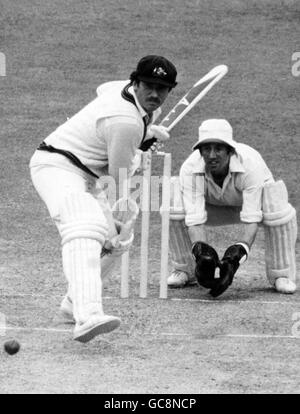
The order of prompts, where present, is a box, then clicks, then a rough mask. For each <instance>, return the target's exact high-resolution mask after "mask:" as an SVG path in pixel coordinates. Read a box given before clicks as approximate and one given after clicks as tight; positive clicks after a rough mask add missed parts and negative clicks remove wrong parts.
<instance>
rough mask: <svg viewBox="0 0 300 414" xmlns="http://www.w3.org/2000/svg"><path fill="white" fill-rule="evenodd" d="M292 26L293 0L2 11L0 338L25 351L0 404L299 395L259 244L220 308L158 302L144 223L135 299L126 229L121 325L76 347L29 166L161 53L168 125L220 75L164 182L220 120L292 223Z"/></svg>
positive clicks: (111, 296) (5, 371)
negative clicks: (286, 204) (168, 81)
mask: <svg viewBox="0 0 300 414" xmlns="http://www.w3.org/2000/svg"><path fill="white" fill-rule="evenodd" d="M299 18H300V4H299V2H298V1H297V0H260V1H258V0H243V1H242V0H228V1H221V0H188V1H186V2H183V1H180V0H152V1H146V0H136V1H134V0H127V1H122V0H110V1H104V0H89V1H87V0H84V1H79V0H72V1H71V0H61V1H58V0H53V1H52V2H46V1H42V0H39V1H38V0H22V1H21V0H2V1H1V14H0V53H4V54H5V56H6V65H7V66H6V76H5V77H0V99H1V107H0V120H1V130H0V139H1V151H0V161H1V174H0V189H1V196H2V197H1V202H0V207H1V215H0V312H1V313H2V314H4V315H5V317H6V320H7V324H8V329H7V334H6V336H3V337H0V339H1V342H2V341H3V342H4V341H5V340H6V339H8V338H10V337H13V338H16V339H18V340H19V341H20V342H21V346H22V347H21V351H20V352H19V353H18V354H17V355H15V356H13V357H11V356H8V355H7V354H5V353H4V352H2V351H0V366H1V368H0V392H1V393H98V394H103V393H125V394H126V393H136V394H139V393H153V394H155V393H198V394H203V393H299V391H300V380H299V373H300V353H299V338H300V332H299V333H298V332H296V334H295V329H296V327H297V325H295V324H297V321H296V319H295V318H297V314H299V312H300V305H299V298H300V296H299V292H297V293H296V294H294V295H293V296H285V295H280V294H276V293H274V292H273V291H272V289H271V288H270V287H269V285H268V282H267V281H266V277H265V275H264V256H263V244H264V243H263V234H262V233H261V232H260V233H259V235H258V237H257V240H256V243H255V246H254V247H253V251H252V254H251V256H250V258H249V261H248V262H247V263H246V264H245V266H243V267H242V268H241V269H240V271H239V273H238V275H237V277H236V279H235V281H234V284H233V285H232V287H231V288H230V289H229V290H228V291H227V292H226V293H225V294H224V295H223V296H222V297H220V299H218V300H210V298H209V297H208V295H207V293H206V292H205V291H204V290H201V289H199V288H196V287H195V288H189V289H184V290H180V291H178V290H176V291H174V290H172V291H170V299H169V300H166V301H162V300H159V299H157V295H158V275H159V261H158V258H159V255H160V244H159V240H158V238H157V235H158V234H159V231H160V221H159V215H158V214H153V216H152V227H151V237H150V257H151V275H150V276H149V298H148V299H146V300H140V299H137V298H136V297H135V294H136V289H137V284H138V279H139V269H140V268H139V262H138V246H139V241H140V234H139V233H140V222H138V226H137V236H136V240H135V243H134V248H133V252H132V253H133V254H132V258H131V260H132V262H131V268H130V269H131V287H132V295H131V298H130V299H128V300H120V299H119V298H118V296H119V277H118V271H116V272H114V274H113V275H112V277H111V278H110V279H109V280H106V281H105V283H104V296H105V300H104V305H105V309H106V310H107V312H112V313H113V314H116V315H119V316H120V317H121V318H122V321H123V323H122V325H121V328H120V330H118V331H116V332H114V333H112V334H110V335H107V336H105V337H103V338H99V339H96V340H94V341H93V342H91V343H90V344H88V345H80V344H77V343H74V342H73V341H72V340H71V337H72V327H71V326H70V325H66V324H64V323H63V321H62V320H60V319H59V317H58V314H57V311H58V306H59V303H60V299H61V297H62V296H63V294H64V292H65V281H64V278H63V276H62V270H61V259H60V246H59V237H58V234H57V233H56V230H55V228H54V226H53V224H52V223H51V221H50V219H49V218H48V215H47V212H46V209H45V207H44V205H43V204H42V203H41V201H40V199H39V197H38V195H37V194H36V192H35V190H34V189H33V186H32V184H31V181H30V177H29V169H28V163H29V159H30V157H31V155H32V153H33V151H34V149H35V148H36V146H37V144H38V143H39V142H40V141H41V140H42V139H43V138H45V137H46V136H47V134H49V133H50V132H51V131H52V130H53V129H54V128H55V127H56V126H58V125H59V124H60V123H61V122H63V121H64V120H66V118H67V117H68V116H70V115H72V114H74V113H75V112H76V111H77V110H79V109H80V108H81V107H82V106H83V105H84V104H86V103H87V102H89V101H90V100H91V99H93V98H94V97H95V90H96V88H97V86H98V85H99V84H100V83H102V82H104V81H108V80H114V79H126V78H127V77H128V75H129V74H130V72H131V71H132V70H134V68H135V66H136V63H137V61H138V60H139V59H140V57H142V56H144V55H147V54H152V53H155V54H162V55H165V56H166V57H168V58H169V59H170V60H171V61H173V62H174V63H175V65H176V66H177V68H178V82H179V83H178V86H177V87H176V88H175V89H174V91H173V92H172V94H171V95H170V97H169V100H168V102H167V103H166V105H165V107H164V108H163V110H164V113H167V111H168V110H169V109H170V108H171V107H172V106H173V105H174V104H175V103H176V102H177V100H178V99H179V98H181V96H182V95H183V94H184V93H185V92H186V90H187V89H188V88H189V87H190V86H191V85H192V83H194V82H195V81H196V80H197V79H199V77H200V76H201V75H204V74H205V73H206V72H208V70H209V69H211V68H212V67H213V66H215V65H217V64H227V65H228V66H229V72H228V74H227V75H226V77H225V78H224V79H223V80H222V81H221V82H220V83H219V84H218V85H217V86H216V87H215V88H214V89H213V90H212V91H210V92H209V94H208V95H207V96H206V97H205V99H203V101H202V102H201V103H200V104H199V106H198V107H197V108H195V109H194V110H193V111H192V112H191V113H190V114H189V116H188V117H186V118H185V119H184V120H183V121H182V122H181V123H180V124H179V125H178V126H177V127H176V128H175V129H174V130H173V134H172V140H171V141H170V143H168V145H167V146H166V148H165V149H166V151H171V152H172V156H173V171H172V172H173V174H177V173H178V170H179V167H180V165H181V163H182V162H183V161H184V159H185V158H186V157H187V156H188V155H189V153H190V151H191V146H192V144H193V143H194V141H195V140H196V138H197V131H198V126H199V124H200V122H201V121H202V120H203V119H206V118H208V117H225V118H227V119H228V120H229V121H230V122H231V124H232V125H233V128H234V135H235V139H236V140H237V141H241V142H244V143H248V144H250V145H252V146H253V147H255V148H256V149H258V150H259V151H260V152H261V154H262V156H263V157H264V159H265V160H266V161H267V164H268V165H269V167H270V169H271V170H272V171H273V172H274V175H275V177H276V178H277V179H280V178H281V179H283V180H284V181H285V183H286V185H287V188H288V191H289V195H290V202H291V203H292V204H293V205H294V206H295V207H296V209H297V211H298V212H299V207H300V192H299V179H300V176H299V168H298V165H299V154H300V147H299V130H300V116H299V91H300V78H299V77H295V76H293V75H292V70H291V68H292V54H293V53H294V52H296V51H298V52H299V51H300V44H299V34H300V33H299V32H300V29H299ZM154 167H155V166H154ZM233 237H234V229H228V228H223V229H222V228H221V229H218V230H217V231H211V240H212V242H213V243H214V244H215V245H216V246H217V247H218V249H219V251H220V252H223V251H224V250H225V248H226V247H227V246H228V243H230V240H232V239H233ZM299 263H300V256H299V240H298V243H297V264H298V268H299ZM293 318H294V319H293ZM298 320H299V318H298ZM296 331H297V330H296Z"/></svg>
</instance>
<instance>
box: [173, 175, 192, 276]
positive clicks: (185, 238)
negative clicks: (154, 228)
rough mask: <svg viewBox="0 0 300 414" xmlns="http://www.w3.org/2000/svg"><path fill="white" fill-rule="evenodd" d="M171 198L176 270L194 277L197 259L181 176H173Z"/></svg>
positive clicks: (174, 264)
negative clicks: (193, 249)
mask: <svg viewBox="0 0 300 414" xmlns="http://www.w3.org/2000/svg"><path fill="white" fill-rule="evenodd" d="M170 184H171V191H170V193H171V199H170V253H171V260H172V266H173V269H174V270H181V271H184V272H186V273H187V274H188V275H189V278H190V279H193V278H194V270H195V260H194V258H193V256H192V243H191V240H190V237H189V234H188V228H187V226H186V225H185V221H184V219H185V210H184V204H183V200H182V195H181V190H180V183H179V177H171V180H170Z"/></svg>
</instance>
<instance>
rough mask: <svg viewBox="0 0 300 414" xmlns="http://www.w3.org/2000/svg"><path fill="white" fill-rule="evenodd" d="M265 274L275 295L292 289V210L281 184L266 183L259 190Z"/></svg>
mask: <svg viewBox="0 0 300 414" xmlns="http://www.w3.org/2000/svg"><path fill="white" fill-rule="evenodd" d="M263 215H264V220H263V223H264V230H265V261H266V274H267V278H268V280H269V282H270V283H271V285H272V286H274V287H275V289H276V290H277V291H278V292H281V293H293V292H294V291H295V290H296V257H295V245H296V240H297V219H296V210H295V209H294V208H293V207H292V206H291V205H290V204H289V202H288V193H287V189H286V186H285V184H284V182H283V181H281V180H280V181H277V182H274V183H268V184H266V185H265V187H264V190H263Z"/></svg>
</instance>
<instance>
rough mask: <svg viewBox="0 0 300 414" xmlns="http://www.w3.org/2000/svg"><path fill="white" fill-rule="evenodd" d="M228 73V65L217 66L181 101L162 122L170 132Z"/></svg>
mask: <svg viewBox="0 0 300 414" xmlns="http://www.w3.org/2000/svg"><path fill="white" fill-rule="evenodd" d="M227 72H228V67H227V66H226V65H218V66H215V67H214V68H213V69H212V70H211V71H209V72H208V73H207V74H206V75H205V76H203V77H202V78H201V79H200V80H199V81H197V82H196V83H195V84H194V85H193V86H192V87H191V89H190V90H189V91H188V92H187V93H186V94H185V95H184V96H183V97H182V98H181V99H180V101H179V102H178V103H177V104H176V105H175V106H174V107H173V109H171V111H170V112H169V113H168V114H167V115H166V116H165V117H164V119H163V120H162V121H161V122H160V125H162V126H164V127H166V128H167V130H168V131H170V130H171V129H172V128H174V126H175V125H176V124H177V123H178V122H179V121H180V120H181V119H182V118H183V117H184V116H185V115H186V114H187V113H188V112H189V111H190V110H191V109H192V108H193V107H194V106H195V105H196V104H197V103H198V102H199V101H200V100H201V99H202V98H203V97H204V96H205V95H206V94H207V92H208V91H209V90H210V89H211V88H212V87H213V86H214V85H215V84H216V83H217V82H219V80H220V79H222V78H223V76H225V75H226V73H227Z"/></svg>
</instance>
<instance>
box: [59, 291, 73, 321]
mask: <svg viewBox="0 0 300 414" xmlns="http://www.w3.org/2000/svg"><path fill="white" fill-rule="evenodd" d="M59 313H60V314H61V316H62V317H63V318H64V319H66V320H67V321H68V322H72V323H75V319H74V315H73V302H72V299H71V298H70V297H69V296H67V295H66V296H65V297H64V298H63V300H62V301H61V304H60V308H59Z"/></svg>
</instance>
